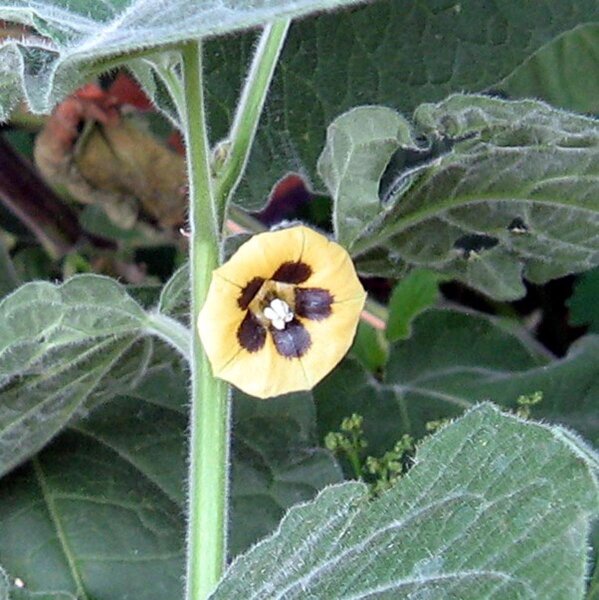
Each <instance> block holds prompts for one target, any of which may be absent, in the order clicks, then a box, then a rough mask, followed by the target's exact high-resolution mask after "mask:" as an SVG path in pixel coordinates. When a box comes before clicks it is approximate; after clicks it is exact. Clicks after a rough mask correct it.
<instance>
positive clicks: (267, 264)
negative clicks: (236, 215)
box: [215, 227, 309, 287]
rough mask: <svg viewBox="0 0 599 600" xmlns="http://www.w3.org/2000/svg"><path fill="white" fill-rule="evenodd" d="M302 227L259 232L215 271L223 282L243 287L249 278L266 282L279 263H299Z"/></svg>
mask: <svg viewBox="0 0 599 600" xmlns="http://www.w3.org/2000/svg"><path fill="white" fill-rule="evenodd" d="M306 231H309V230H308V229H307V228H306V227H290V228H289V229H281V230H279V231H267V232H265V233H259V234H257V235H255V236H253V237H252V238H250V239H249V240H248V241H247V242H245V244H242V245H241V246H240V247H239V249H238V250H237V252H235V254H234V255H233V256H232V257H231V258H230V259H229V260H228V261H227V262H226V263H225V264H224V265H223V266H222V267H220V268H218V269H217V270H216V271H215V272H216V273H218V274H219V275H220V276H221V277H222V278H223V279H226V280H228V281H230V282H232V283H235V284H237V285H238V286H240V287H244V286H245V285H246V284H247V283H248V282H249V281H250V280H251V279H253V278H255V277H262V278H263V279H270V277H272V275H273V274H274V273H275V272H276V271H277V269H278V268H279V267H280V266H281V265H282V264H283V263H293V262H297V261H299V260H300V258H301V256H302V252H303V249H304V243H305V232H306Z"/></svg>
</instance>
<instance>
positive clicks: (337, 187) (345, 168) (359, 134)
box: [318, 106, 416, 246]
mask: <svg viewBox="0 0 599 600" xmlns="http://www.w3.org/2000/svg"><path fill="white" fill-rule="evenodd" d="M415 145H416V144H415V142H414V140H413V139H412V133H411V130H410V125H409V124H408V122H407V121H406V120H405V118H404V117H402V116H401V115H400V114H398V113H397V112H395V111H394V110H391V109H390V108H385V107H383V106H367V107H366V106H361V107H358V108H354V109H352V110H350V111H349V112H346V113H345V114H343V115H341V116H340V117H339V118H338V119H335V121H333V123H332V125H330V126H329V128H328V130H327V143H326V146H325V148H324V150H323V152H322V154H321V155H320V158H319V159H318V173H319V174H320V176H321V177H322V179H323V180H324V181H325V182H326V183H327V186H328V188H329V191H330V192H331V195H332V196H333V198H334V199H335V212H334V215H333V219H334V227H335V231H336V232H337V237H338V240H339V242H340V243H341V244H343V245H346V246H350V245H351V243H352V242H353V241H354V240H355V239H356V238H357V237H358V235H359V234H360V232H361V230H362V229H363V227H364V223H367V222H368V221H371V220H372V219H373V217H375V216H376V215H377V214H378V213H379V210H380V200H379V181H380V179H381V177H382V175H383V172H384V170H385V167H386V166H387V164H388V162H389V160H390V159H391V156H392V155H393V153H394V152H395V151H396V150H397V148H398V147H414V146H415ZM356 199H358V201H356Z"/></svg>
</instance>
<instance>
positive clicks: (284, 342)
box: [270, 319, 312, 358]
mask: <svg viewBox="0 0 599 600" xmlns="http://www.w3.org/2000/svg"><path fill="white" fill-rule="evenodd" d="M270 332H271V333H272V339H273V340H274V342H275V348H276V349H277V352H278V353H279V354H280V355H281V356H284V357H285V358H301V357H302V356H303V355H304V354H306V352H307V351H308V349H309V348H310V346H311V345H312V340H311V339H310V334H309V333H308V332H307V331H306V328H305V327H304V326H303V325H302V324H301V323H300V322H299V321H298V320H297V319H293V321H291V322H290V323H287V325H286V326H285V329H283V330H282V331H279V330H278V329H274V328H272V329H271V330H270Z"/></svg>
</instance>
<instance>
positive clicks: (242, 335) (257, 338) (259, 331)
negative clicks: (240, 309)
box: [237, 311, 266, 352]
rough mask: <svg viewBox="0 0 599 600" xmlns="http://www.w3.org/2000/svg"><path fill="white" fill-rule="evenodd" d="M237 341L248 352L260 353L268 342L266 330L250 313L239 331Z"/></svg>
mask: <svg viewBox="0 0 599 600" xmlns="http://www.w3.org/2000/svg"><path fill="white" fill-rule="evenodd" d="M237 339H238V340H239V344H240V345H241V347H242V348H245V349H246V350H247V351H248V352H258V350H260V349H261V348H262V347H263V346H264V342H265V341H266V328H265V327H264V326H263V325H262V324H261V323H260V321H258V319H257V318H256V317H255V315H254V314H253V313H251V312H250V311H248V312H247V314H246V315H245V317H244V319H243V321H242V322H241V325H240V326H239V328H238V329H237Z"/></svg>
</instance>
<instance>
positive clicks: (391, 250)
mask: <svg viewBox="0 0 599 600" xmlns="http://www.w3.org/2000/svg"><path fill="white" fill-rule="evenodd" d="M364 110H365V111H367V110H368V109H364ZM370 110H372V111H375V110H377V109H376V108H375V107H373V108H372V109H370ZM341 118H342V117H340V119H341ZM373 118H376V115H373ZM414 120H415V127H416V131H417V132H418V133H419V134H420V135H425V136H426V137H427V139H428V141H429V144H430V145H431V151H430V152H431V154H432V156H429V158H428V160H423V161H421V162H420V163H419V164H417V165H416V166H414V167H412V168H410V169H407V170H403V171H400V172H398V173H396V177H395V181H394V182H393V183H392V184H391V186H390V188H389V189H388V190H387V198H388V200H387V201H386V202H385V204H384V205H381V212H380V214H379V216H377V217H375V218H374V219H370V220H368V219H367V220H365V221H364V222H363V223H362V230H361V234H360V235H359V237H358V238H357V239H355V241H354V242H353V243H351V244H350V245H349V250H350V252H351V253H352V255H353V256H354V257H355V258H356V260H357V263H358V268H359V269H360V270H361V271H362V272H363V273H365V274H372V275H380V274H385V275H392V274H395V275H401V274H402V273H403V272H405V270H406V269H407V268H411V267H414V266H419V267H428V268H431V269H434V270H436V271H439V272H442V273H444V274H446V275H448V276H451V277H454V278H457V279H459V280H461V281H463V282H464V283H466V284H468V285H470V286H472V287H475V288H477V289H478V290H480V291H482V292H484V293H486V294H488V295H490V296H492V297H494V298H497V299H515V298H519V297H520V296H522V295H523V294H524V292H525V289H524V285H523V283H522V277H526V278H527V279H529V280H530V281H533V282H535V283H542V282H545V281H548V280H549V279H552V278H556V277H560V276H563V275H566V274H568V273H572V272H576V271H583V270H586V269H589V268H590V267H592V266H594V265H596V264H599V202H598V200H597V198H599V126H598V122H597V121H596V120H593V119H588V118H585V117H582V116H578V115H574V114H570V113H565V112H562V111H558V110H556V109H552V108H550V107H549V106H547V105H545V104H543V103H540V102H536V101H520V102H507V101H504V100H498V99H494V98H488V97H484V96H463V95H456V96H451V97H450V98H448V99H447V100H446V101H444V102H441V103H439V104H424V105H422V106H420V108H419V109H418V110H417V111H416V113H415V115H414ZM373 142H374V143H376V142H375V141H374V140H373ZM400 148H401V149H403V148H402V147H401V146H399V145H398V149H400ZM435 148H437V150H435ZM385 150H386V146H385ZM324 152H325V153H327V152H328V150H327V149H325V151H324ZM435 155H438V156H437V157H435ZM336 160H337V161H338V162H340V161H342V160H343V155H339V156H337V157H336ZM372 184H373V185H375V186H378V185H379V181H378V180H377V181H376V182H372ZM327 185H328V186H329V188H330V189H331V191H332V192H333V193H334V192H335V189H334V188H333V187H331V182H330V181H329V180H327ZM334 200H335V203H336V206H335V211H339V210H343V209H342V208H341V206H340V205H339V198H337V197H335V198H334ZM352 202H353V204H354V205H355V206H354V208H353V209H352V210H353V211H354V213H355V214H357V213H358V212H359V206H360V205H361V203H362V202H363V199H362V197H361V196H360V195H359V194H358V195H356V196H354V197H353V198H352ZM366 202H367V204H368V205H370V200H366ZM339 235H340V237H341V238H343V237H346V236H345V235H344V234H342V233H341V232H339Z"/></svg>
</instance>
